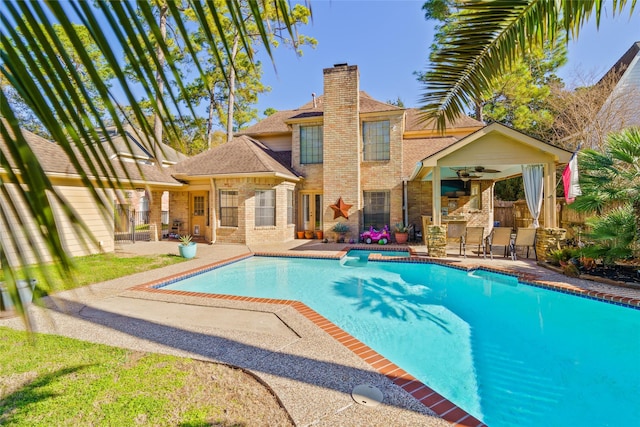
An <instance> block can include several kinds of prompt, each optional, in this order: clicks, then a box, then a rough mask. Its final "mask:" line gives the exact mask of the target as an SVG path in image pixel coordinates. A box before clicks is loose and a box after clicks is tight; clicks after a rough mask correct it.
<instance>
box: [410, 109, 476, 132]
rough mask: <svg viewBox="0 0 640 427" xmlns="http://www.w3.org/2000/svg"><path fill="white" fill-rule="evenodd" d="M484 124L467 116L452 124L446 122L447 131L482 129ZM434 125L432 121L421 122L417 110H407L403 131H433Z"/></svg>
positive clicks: (419, 113)
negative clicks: (471, 128) (470, 128)
mask: <svg viewBox="0 0 640 427" xmlns="http://www.w3.org/2000/svg"><path fill="white" fill-rule="evenodd" d="M483 126H484V123H482V122H480V121H478V120H476V119H473V118H471V117H469V116H467V115H464V116H460V117H458V118H457V119H456V120H455V121H454V122H453V123H451V122H449V121H447V129H456V128H468V127H483ZM435 129H436V127H435V123H434V121H433V120H429V121H426V122H423V121H422V118H421V112H420V110H418V109H417V108H409V109H407V121H406V124H405V131H420V130H435Z"/></svg>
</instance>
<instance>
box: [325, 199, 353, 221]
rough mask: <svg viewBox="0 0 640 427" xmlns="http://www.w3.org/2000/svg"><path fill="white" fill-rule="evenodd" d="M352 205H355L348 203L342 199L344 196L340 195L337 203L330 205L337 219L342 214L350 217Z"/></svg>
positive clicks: (334, 217)
mask: <svg viewBox="0 0 640 427" xmlns="http://www.w3.org/2000/svg"><path fill="white" fill-rule="evenodd" d="M351 206H353V205H348V204H346V203H345V202H344V201H343V200H342V196H340V197H339V198H338V201H337V202H336V204H335V205H331V206H329V207H330V208H331V209H333V219H336V218H338V217H341V216H343V217H345V218H346V219H349V209H350V208H351Z"/></svg>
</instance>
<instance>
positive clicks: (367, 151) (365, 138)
mask: <svg viewBox="0 0 640 427" xmlns="http://www.w3.org/2000/svg"><path fill="white" fill-rule="evenodd" d="M389 139H390V133H389V120H383V121H379V122H364V123H363V124H362V143H363V149H364V160H389Z"/></svg>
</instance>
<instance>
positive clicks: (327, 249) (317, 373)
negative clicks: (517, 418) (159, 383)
mask: <svg viewBox="0 0 640 427" xmlns="http://www.w3.org/2000/svg"><path fill="white" fill-rule="evenodd" d="M345 246H348V245H344V244H330V243H329V244H323V243H321V242H319V241H313V240H309V241H307V240H294V241H292V242H289V243H287V244H282V245H272V244H265V245H259V246H251V247H250V248H249V247H247V246H244V245H219V244H216V245H205V244H199V245H198V254H197V257H196V258H195V259H192V260H189V261H185V262H183V263H180V264H177V265H173V266H169V267H164V268H161V269H156V270H152V271H148V272H145V273H139V274H135V275H131V276H127V277H123V278H120V279H115V280H111V281H108V282H103V283H98V284H95V285H91V286H88V287H85V288H80V289H76V290H73V291H67V292H60V293H57V294H55V295H54V296H52V297H50V298H48V299H47V300H46V307H47V308H46V309H45V308H40V307H35V306H32V307H31V308H30V316H31V318H32V320H33V325H34V329H35V330H36V331H38V332H46V333H54V334H60V335H65V336H69V337H73V338H78V339H82V340H86V341H91V342H98V343H103V344H109V345H115V346H120V347H125V348H130V349H134V350H139V351H150V352H161V353H167V354H174V355H178V356H186V357H193V358H197V359H201V360H210V361H215V362H222V363H227V364H230V365H234V366H239V367H242V368H244V369H247V370H249V371H251V372H252V373H254V374H255V375H257V376H258V377H259V378H260V379H262V380H263V381H264V382H265V383H266V384H268V386H269V387H270V388H271V389H272V390H273V392H274V393H275V394H276V395H277V396H278V398H279V399H280V401H281V402H282V404H283V406H284V407H285V409H286V410H287V411H288V413H289V414H290V415H291V417H292V419H293V421H294V422H295V424H296V425H300V426H306V425H317V426H325V425H326V426H334V425H342V426H361V425H371V426H375V425H381V426H382V425H385V426H387V425H424V426H443V425H451V424H450V423H449V422H447V421H445V420H443V419H441V418H439V417H437V416H434V415H432V411H430V410H429V409H428V408H427V406H431V405H427V406H425V404H423V403H420V402H419V401H418V400H417V398H421V396H423V395H424V400H423V402H424V401H425V400H428V399H430V398H433V396H431V397H430V396H427V395H426V394H425V391H424V389H417V390H416V389H415V388H412V386H411V384H409V385H407V384H406V383H403V382H402V381H392V380H391V378H393V375H384V374H383V373H381V371H382V372H385V369H386V370H388V369H390V368H389V367H388V365H382V366H381V365H380V364H379V362H380V360H379V359H377V358H376V357H375V356H372V358H369V359H367V360H365V359H366V358H365V357H363V356H362V352H361V351H360V350H361V348H359V346H358V345H357V343H356V344H355V346H356V347H355V348H356V349H357V350H354V351H352V350H350V349H349V348H347V346H346V345H349V341H350V340H349V337H344V336H343V335H341V333H340V331H339V330H338V331H336V330H335V327H333V328H332V327H331V325H326V324H323V322H322V319H317V318H316V317H314V314H313V313H308V312H307V311H305V309H304V307H302V308H301V307H299V306H297V305H296V304H291V303H280V304H271V303H264V302H259V301H258V302H256V301H238V300H237V299H218V298H204V297H202V296H197V295H194V294H191V295H190V294H188V293H162V292H150V291H149V290H145V289H144V288H142V287H140V285H143V284H147V283H150V282H154V281H160V280H162V279H164V278H166V277H169V276H174V275H179V274H182V273H185V272H188V271H190V270H194V269H198V268H202V267H205V266H208V265H211V264H213V263H216V262H220V261H223V260H225V259H229V258H233V257H237V256H242V255H244V254H248V253H251V252H254V253H286V254H289V255H299V254H303V255H307V256H332V255H336V254H338V253H339V252H340V251H341V250H342V249H343V248H344V247H345ZM371 249H377V248H376V247H371ZM412 249H413V250H414V251H415V252H416V253H417V254H418V255H420V254H421V253H423V251H424V247H420V246H415V247H412ZM117 252H118V253H121V254H158V253H159V254H165V253H168V254H175V255H177V253H178V249H177V243H176V242H166V241H163V242H137V243H135V244H131V243H127V244H119V245H118V247H117ZM451 253H454V252H453V247H452V252H451ZM455 253H456V254H457V247H456V248H455ZM447 260H448V261H450V262H452V263H454V264H457V265H460V266H463V267H464V266H469V265H485V266H489V267H491V268H499V269H506V270H509V271H511V272H514V273H517V274H525V275H527V277H535V278H536V279H537V280H541V281H544V282H547V283H551V284H558V285H559V286H560V285H562V286H569V287H573V288H575V289H584V290H587V291H590V292H600V293H606V294H610V295H617V296H618V297H619V298H621V299H622V298H627V299H635V300H640V290H639V289H634V288H622V287H616V286H611V285H604V284H600V283H595V282H589V281H585V280H581V279H575V278H568V277H566V276H563V275H561V274H558V273H555V272H553V271H551V270H548V269H545V268H542V267H540V266H538V265H537V264H536V263H535V262H534V261H533V260H521V259H519V260H518V261H512V260H510V259H502V258H501V257H499V258H496V259H494V260H490V259H487V260H483V259H482V258H477V257H475V256H473V255H472V256H468V257H467V258H466V259H463V258H460V257H457V256H451V257H449V258H447ZM0 325H2V326H10V327H15V328H22V327H23V325H22V322H21V320H20V319H18V318H4V319H0ZM345 343H347V344H345ZM350 348H352V349H353V348H354V345H351V347H350ZM408 351H410V350H408ZM359 354H360V355H359ZM376 368H378V369H376ZM361 384H371V385H373V386H375V387H377V388H378V389H380V390H381V391H382V393H383V395H384V400H383V403H382V404H381V405H379V406H377V407H368V406H364V405H360V404H358V403H356V402H355V401H354V400H353V399H352V397H351V391H352V390H353V389H354V387H356V386H358V385H361ZM401 385H402V386H403V387H401ZM410 392H411V393H410ZM412 394H413V395H412ZM436 403H439V404H440V405H442V404H443V403H441V402H436ZM439 409H441V408H438V407H436V412H438V413H440V414H442V413H445V414H448V416H447V415H445V418H447V419H449V420H454V421H455V420H459V421H460V425H478V422H477V420H475V419H473V418H472V417H468V416H464V415H460V416H459V418H456V417H458V412H457V409H447V410H439Z"/></svg>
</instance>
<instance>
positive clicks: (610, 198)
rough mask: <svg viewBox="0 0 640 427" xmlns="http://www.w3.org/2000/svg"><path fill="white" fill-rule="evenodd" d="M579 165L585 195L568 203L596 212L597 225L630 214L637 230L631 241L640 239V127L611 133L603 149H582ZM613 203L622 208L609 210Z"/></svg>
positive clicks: (637, 241) (575, 207)
mask: <svg viewBox="0 0 640 427" xmlns="http://www.w3.org/2000/svg"><path fill="white" fill-rule="evenodd" d="M579 165H580V167H579V169H580V187H581V189H582V196H579V197H577V198H576V200H575V202H573V203H572V204H571V205H569V206H570V207H571V208H572V209H575V210H576V211H579V212H589V213H594V214H596V215H597V217H598V218H594V219H593V220H592V222H591V225H592V226H594V228H596V229H597V228H598V226H599V225H600V223H603V224H604V223H607V224H611V223H614V224H615V223H619V222H620V218H631V220H632V221H633V222H634V227H633V231H634V233H635V235H634V236H633V239H632V241H635V243H636V244H638V243H640V240H639V236H638V232H639V231H640V128H628V129H625V130H623V131H620V132H616V133H612V134H610V135H609V137H608V139H607V145H606V149H605V151H604V152H602V153H601V152H598V151H596V150H592V149H586V150H583V151H581V152H580V157H579ZM612 206H618V207H620V209H618V210H615V211H613V212H610V211H608V210H607V209H610V208H611V207H612ZM629 212H631V213H632V214H631V215H629V214H628V213H629ZM625 213H626V214H625ZM611 229H615V227H611V226H608V225H607V226H606V227H605V226H603V227H602V230H611ZM620 230H621V231H622V228H620ZM626 230H627V232H628V230H629V229H628V228H627V229H626ZM606 239H610V237H608V234H607V235H605V238H604V239H603V240H606ZM614 246H615V247H619V245H614Z"/></svg>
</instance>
